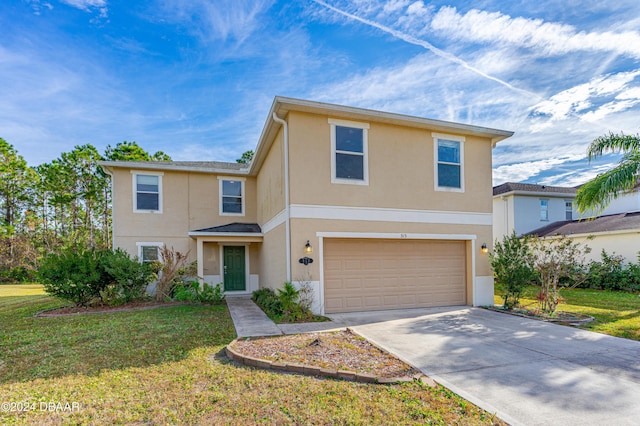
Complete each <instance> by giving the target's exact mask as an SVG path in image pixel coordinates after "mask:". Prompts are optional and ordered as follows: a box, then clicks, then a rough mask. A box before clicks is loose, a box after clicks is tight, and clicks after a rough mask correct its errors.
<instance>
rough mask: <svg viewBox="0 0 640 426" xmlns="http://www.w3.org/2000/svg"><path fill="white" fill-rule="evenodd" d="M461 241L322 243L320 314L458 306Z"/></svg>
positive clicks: (461, 281) (462, 278) (463, 299)
mask: <svg viewBox="0 0 640 426" xmlns="http://www.w3.org/2000/svg"><path fill="white" fill-rule="evenodd" d="M465 270H466V255H465V242H464V241H438V240H358V239H325V241H324V302H325V312H327V313H336V312H357V311H375V310H382V309H402V308H419V307H431V306H451V305H464V304H465V303H466V294H465V281H466V280H465V275H466V274H465Z"/></svg>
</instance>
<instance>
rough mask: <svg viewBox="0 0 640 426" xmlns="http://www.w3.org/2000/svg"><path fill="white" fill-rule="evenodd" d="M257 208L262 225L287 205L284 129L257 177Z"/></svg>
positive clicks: (259, 221)
mask: <svg viewBox="0 0 640 426" xmlns="http://www.w3.org/2000/svg"><path fill="white" fill-rule="evenodd" d="M256 187H257V197H256V210H257V219H258V223H259V224H260V225H264V224H265V223H266V222H268V221H269V220H270V219H272V218H273V217H274V216H275V215H277V214H278V213H280V212H281V211H282V210H283V209H284V206H285V196H284V142H283V132H282V129H280V131H279V132H278V134H277V136H276V139H275V141H274V142H273V145H271V148H270V149H269V152H268V153H267V155H266V157H265V160H264V163H263V164H262V167H261V168H260V173H259V174H258V176H257V178H256Z"/></svg>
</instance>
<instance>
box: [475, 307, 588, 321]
mask: <svg viewBox="0 0 640 426" xmlns="http://www.w3.org/2000/svg"><path fill="white" fill-rule="evenodd" d="M485 308H486V309H488V310H490V311H494V312H501V313H504V314H510V315H516V316H519V317H524V318H531V319H535V320H539V321H546V322H553V323H556V324H562V325H575V326H578V325H583V324H586V323H589V322H591V321H593V320H594V319H595V318H593V317H592V316H590V315H586V314H579V313H574V312H564V311H556V312H554V313H553V315H549V314H546V313H544V312H538V311H531V310H529V309H524V308H515V309H504V308H502V307H498V306H486V307H485Z"/></svg>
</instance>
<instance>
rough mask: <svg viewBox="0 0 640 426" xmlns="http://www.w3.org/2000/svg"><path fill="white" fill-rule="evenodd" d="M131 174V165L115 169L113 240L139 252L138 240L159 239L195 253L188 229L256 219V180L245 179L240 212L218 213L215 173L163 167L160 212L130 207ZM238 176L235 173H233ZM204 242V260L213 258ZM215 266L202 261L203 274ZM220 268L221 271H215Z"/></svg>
mask: <svg viewBox="0 0 640 426" xmlns="http://www.w3.org/2000/svg"><path fill="white" fill-rule="evenodd" d="M134 172H142V173H149V174H155V173H156V172H155V171H151V170H149V171H145V170H143V169H136V170H134ZM132 176H133V174H132V171H131V170H130V169H123V168H116V169H114V171H113V185H114V194H116V197H115V199H114V203H113V223H114V230H113V236H114V245H115V246H116V247H121V248H123V249H125V250H127V251H128V252H129V253H130V254H132V255H137V254H138V253H137V247H136V242H161V243H164V244H165V245H167V246H169V247H172V246H173V247H174V248H175V249H176V250H180V251H187V250H189V251H190V256H189V257H190V260H195V258H196V244H195V240H193V239H192V238H190V237H189V236H188V233H189V231H194V230H197V229H202V228H207V227H212V226H219V225H225V224H228V223H231V222H256V221H257V217H256V214H257V209H256V179H255V177H247V178H246V179H245V214H244V216H221V215H220V214H219V213H220V211H219V180H218V176H229V177H233V176H232V175H224V174H223V175H214V174H205V173H192V172H175V171H164V172H163V173H162V213H153V212H139V213H138V212H134V211H133V181H132V179H133V177H132ZM235 178H238V177H235ZM211 250H212V248H210V247H208V248H207V249H206V252H205V259H213V257H212V256H213V254H212V253H211ZM216 268H218V269H219V267H217V266H216V265H215V264H208V263H207V262H206V261H205V273H207V274H213V273H215V272H213V271H215V269H216ZM217 273H219V272H217Z"/></svg>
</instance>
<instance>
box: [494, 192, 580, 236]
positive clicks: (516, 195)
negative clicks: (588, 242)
mask: <svg viewBox="0 0 640 426" xmlns="http://www.w3.org/2000/svg"><path fill="white" fill-rule="evenodd" d="M576 192H577V189H576V188H571V187H563V186H549V185H537V184H532V183H515V182H507V183H503V184H502V185H498V186H496V187H494V188H493V239H494V240H496V239H497V240H502V237H504V236H505V235H510V234H511V233H513V232H514V231H515V233H516V234H517V235H523V234H526V233H528V232H531V231H533V230H534V229H538V228H541V227H543V226H547V225H549V224H550V223H555V222H558V221H566V220H573V219H576V218H577V212H576V209H575V206H574V204H575V203H574V199H575V198H576Z"/></svg>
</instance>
